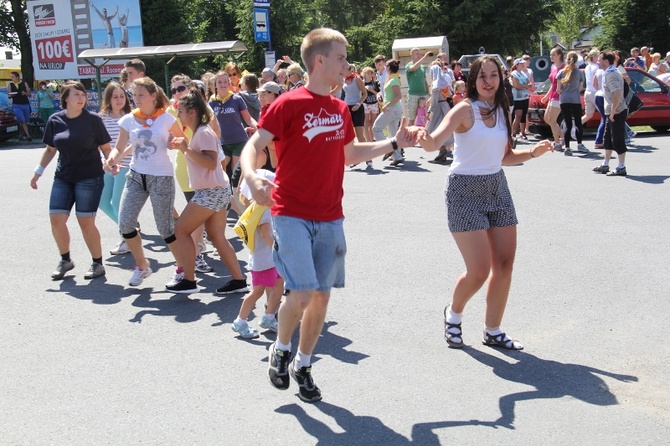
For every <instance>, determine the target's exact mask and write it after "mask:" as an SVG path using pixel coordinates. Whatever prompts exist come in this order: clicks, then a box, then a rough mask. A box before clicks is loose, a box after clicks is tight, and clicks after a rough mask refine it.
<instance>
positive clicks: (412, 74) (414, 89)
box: [405, 62, 428, 96]
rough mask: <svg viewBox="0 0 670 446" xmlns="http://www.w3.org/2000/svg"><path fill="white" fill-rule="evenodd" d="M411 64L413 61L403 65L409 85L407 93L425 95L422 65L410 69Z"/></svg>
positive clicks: (426, 91)
mask: <svg viewBox="0 0 670 446" xmlns="http://www.w3.org/2000/svg"><path fill="white" fill-rule="evenodd" d="M413 66H414V62H409V63H408V64H407V65H405V75H406V76H407V85H408V86H409V91H408V92H407V94H411V95H416V96H425V95H427V94H428V90H427V89H426V70H425V68H423V66H420V67H419V68H417V69H416V70H415V71H410V69H411V68H412V67H413Z"/></svg>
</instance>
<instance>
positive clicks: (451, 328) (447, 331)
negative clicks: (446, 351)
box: [444, 305, 465, 348]
mask: <svg viewBox="0 0 670 446" xmlns="http://www.w3.org/2000/svg"><path fill="white" fill-rule="evenodd" d="M448 309H449V305H447V306H446V307H444V339H445V340H446V341H447V344H449V347H451V348H463V346H464V345H465V344H463V331H462V330H461V324H450V323H449V322H447V310H448Z"/></svg>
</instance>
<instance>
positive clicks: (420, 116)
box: [414, 108, 428, 127]
mask: <svg viewBox="0 0 670 446" xmlns="http://www.w3.org/2000/svg"><path fill="white" fill-rule="evenodd" d="M427 123H428V117H427V116H426V109H425V108H418V109H417V110H416V120H415V121H414V124H416V125H420V126H421V127H425V126H426V124H427Z"/></svg>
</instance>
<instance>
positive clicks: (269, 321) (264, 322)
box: [258, 315, 279, 333]
mask: <svg viewBox="0 0 670 446" xmlns="http://www.w3.org/2000/svg"><path fill="white" fill-rule="evenodd" d="M258 325H259V326H260V327H261V328H264V329H266V330H271V331H274V332H275V333H277V327H278V326H279V322H277V318H276V317H273V318H269V317H267V316H266V315H263V317H261V323H260V324H258Z"/></svg>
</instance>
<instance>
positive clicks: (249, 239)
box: [233, 201, 268, 252]
mask: <svg viewBox="0 0 670 446" xmlns="http://www.w3.org/2000/svg"><path fill="white" fill-rule="evenodd" d="M267 208H268V207H267V206H260V205H258V204H256V202H255V201H252V202H251V205H250V206H249V207H248V208H247V210H246V211H244V212H243V213H242V215H240V218H239V219H238V220H237V223H235V226H233V231H235V234H237V236H238V237H239V238H240V239H241V240H242V241H243V242H244V244H245V245H247V247H248V248H249V251H251V252H254V234H256V228H258V223H260V221H261V217H263V214H264V213H265V211H266V210H267Z"/></svg>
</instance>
